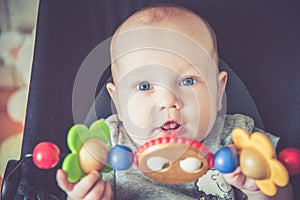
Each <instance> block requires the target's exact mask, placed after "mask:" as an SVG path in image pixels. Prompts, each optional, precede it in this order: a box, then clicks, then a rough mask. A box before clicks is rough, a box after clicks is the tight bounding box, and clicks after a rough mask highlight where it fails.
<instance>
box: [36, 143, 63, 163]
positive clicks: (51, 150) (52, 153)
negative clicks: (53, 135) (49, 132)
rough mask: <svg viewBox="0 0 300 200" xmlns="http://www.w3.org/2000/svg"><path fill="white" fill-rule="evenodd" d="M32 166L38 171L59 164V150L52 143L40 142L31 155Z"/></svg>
mask: <svg viewBox="0 0 300 200" xmlns="http://www.w3.org/2000/svg"><path fill="white" fill-rule="evenodd" d="M32 155H33V157H32V160H33V162H34V164H35V165H36V166H37V167H38V168H40V169H51V168H53V167H55V166H56V165H57V163H58V162H59V155H60V150H59V148H58V147H57V146H56V145H55V144H53V143H52V142H41V143H39V144H38V145H36V146H35V148H34V149H33V153H32Z"/></svg>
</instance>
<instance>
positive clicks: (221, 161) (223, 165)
mask: <svg viewBox="0 0 300 200" xmlns="http://www.w3.org/2000/svg"><path fill="white" fill-rule="evenodd" d="M238 162H239V159H238V154H237V152H236V151H233V150H232V149H230V148H229V147H223V148H221V149H219V150H218V151H217V152H216V154H215V158H214V168H215V169H217V170H219V171H220V172H221V173H230V172H233V171H234V170H235V169H236V168H237V166H238Z"/></svg>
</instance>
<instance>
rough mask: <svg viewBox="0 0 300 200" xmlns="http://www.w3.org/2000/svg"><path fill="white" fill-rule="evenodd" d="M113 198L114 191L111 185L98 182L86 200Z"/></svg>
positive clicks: (101, 181)
mask: <svg viewBox="0 0 300 200" xmlns="http://www.w3.org/2000/svg"><path fill="white" fill-rule="evenodd" d="M111 196H112V191H111V187H110V185H109V183H107V182H105V181H103V180H101V179H100V180H98V181H97V183H96V184H95V185H94V187H93V188H92V189H91V190H90V191H89V193H88V194H87V195H86V196H85V198H84V199H85V200H96V199H99V200H100V199H101V200H105V199H107V200H110V199H111Z"/></svg>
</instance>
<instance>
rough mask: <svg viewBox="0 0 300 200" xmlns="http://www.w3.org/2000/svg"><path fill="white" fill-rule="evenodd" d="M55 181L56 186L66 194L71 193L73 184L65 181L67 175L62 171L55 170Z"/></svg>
mask: <svg viewBox="0 0 300 200" xmlns="http://www.w3.org/2000/svg"><path fill="white" fill-rule="evenodd" d="M56 181H57V184H58V186H59V187H60V188H61V189H63V190H64V191H66V192H68V191H71V190H72V189H73V187H74V184H73V183H70V182H69V181H68V180H67V174H66V172H64V171H63V170H62V169H58V170H57V172H56Z"/></svg>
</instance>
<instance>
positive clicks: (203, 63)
mask: <svg viewBox="0 0 300 200" xmlns="http://www.w3.org/2000/svg"><path fill="white" fill-rule="evenodd" d="M128 29H129V30H131V29H130V28H128ZM124 32H125V33H124V34H123V35H122V34H121V35H120V36H118V37H115V40H114V41H113V42H112V47H111V50H112V51H111V55H112V60H113V61H114V64H115V65H114V67H113V71H112V72H113V78H114V83H109V84H108V85H107V89H108V92H109V93H110V95H111V97H112V99H113V101H114V103H115V105H116V108H117V112H118V116H119V119H120V120H121V121H122V122H123V124H124V126H125V128H126V130H127V131H128V133H129V134H130V136H131V137H132V139H133V140H134V141H135V142H136V143H138V144H143V143H145V142H146V141H148V140H150V139H153V138H155V137H162V136H184V137H187V138H192V139H196V140H198V141H201V140H203V139H204V138H205V137H206V136H207V135H208V133H209V131H210V130H211V128H212V126H213V125H214V122H215V118H216V114H217V111H218V110H220V109H221V107H222V103H221V99H222V96H223V92H224V88H225V85H226V80H227V74H226V73H225V72H221V73H220V74H219V72H218V67H217V66H216V63H217V61H218V59H217V58H216V57H217V53H216V49H215V48H214V42H213V37H212V35H211V33H210V31H209V30H208V28H207V27H206V25H205V24H204V23H203V22H202V21H201V20H200V19H199V18H197V17H195V16H190V18H189V20H186V19H185V18H181V17H178V19H171V20H168V21H163V22H161V23H158V24H156V25H155V26H145V27H138V28H137V29H134V31H129V32H126V31H124Z"/></svg>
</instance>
